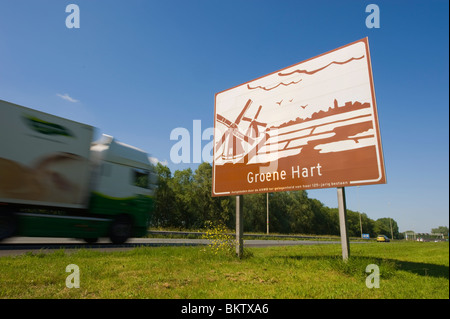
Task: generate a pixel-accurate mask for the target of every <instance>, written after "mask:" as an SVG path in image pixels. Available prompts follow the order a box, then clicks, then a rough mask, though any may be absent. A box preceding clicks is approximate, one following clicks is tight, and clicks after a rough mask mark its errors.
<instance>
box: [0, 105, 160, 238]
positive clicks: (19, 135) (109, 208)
mask: <svg viewBox="0 0 450 319" xmlns="http://www.w3.org/2000/svg"><path fill="white" fill-rule="evenodd" d="M93 136H94V127H92V126H89V125H85V124H81V123H78V122H75V121H71V120H68V119H64V118H61V117H57V116H54V115H50V114H47V113H43V112H40V111H37V110H33V109H30V108H26V107H23V106H19V105H16V104H12V103H9V102H6V101H3V100H0V240H1V239H5V238H7V237H11V236H30V237H66V238H80V239H84V240H85V241H86V242H88V243H93V242H96V241H97V240H98V238H101V237H109V238H110V239H111V242H112V243H115V244H121V243H124V242H125V241H126V240H127V239H128V238H130V237H140V236H144V235H145V234H146V233H147V228H148V225H149V222H150V217H151V213H152V211H153V209H154V191H155V187H156V180H157V177H156V175H155V173H154V166H153V165H152V164H151V163H150V161H149V157H148V154H147V153H146V152H144V151H142V150H140V149H138V148H135V147H133V146H130V145H127V144H124V143H121V142H119V141H117V140H116V139H115V138H113V137H111V136H108V135H103V136H102V137H101V138H100V139H99V140H98V141H92V139H93Z"/></svg>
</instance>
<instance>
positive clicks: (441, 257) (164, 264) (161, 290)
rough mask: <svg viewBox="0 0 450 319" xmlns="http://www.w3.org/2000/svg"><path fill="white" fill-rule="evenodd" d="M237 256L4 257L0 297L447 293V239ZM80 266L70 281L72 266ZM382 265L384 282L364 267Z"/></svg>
mask: <svg viewBox="0 0 450 319" xmlns="http://www.w3.org/2000/svg"><path fill="white" fill-rule="evenodd" d="M248 250H249V252H250V254H248V255H249V256H250V257H248V258H244V259H242V260H239V259H237V258H235V257H232V256H230V255H228V254H216V253H211V251H210V250H209V249H208V247H146V248H136V249H133V250H130V251H126V252H114V253H106V252H95V251H90V250H84V249H82V250H78V251H76V252H70V253H69V252H66V251H64V250H58V251H55V252H53V253H49V254H48V253H38V254H25V255H21V256H15V257H2V258H0V269H1V272H0V298H6V299H8V298H88V299H91V298H104V299H108V298H169V299H172V298H189V299H203V298H213V299H214V298H221V299H235V298H238V299H242V298H244V299H246V298H254V299H263V298H268V299H272V298H279V299H297V298H326V299H328V298H344V299H347V298H353V299H355V298H357V299H361V298H363V299H372V298H377V299H378V298H387V299H410V298H427V299H448V297H449V244H448V243H419V242H391V243H367V244H354V245H351V258H350V260H349V261H348V262H343V261H342V258H341V247H340V245H334V244H332V245H301V246H285V247H271V248H249V249H248ZM69 264H76V265H78V267H79V269H80V288H67V287H66V278H67V276H69V275H70V273H67V272H66V266H67V265H69ZM370 264H374V265H377V266H378V267H379V270H380V281H379V282H380V288H372V289H369V288H367V286H366V279H367V277H368V276H369V275H370V273H366V267H367V266H368V265H370Z"/></svg>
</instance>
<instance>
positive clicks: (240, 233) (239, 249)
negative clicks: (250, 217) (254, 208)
mask: <svg viewBox="0 0 450 319" xmlns="http://www.w3.org/2000/svg"><path fill="white" fill-rule="evenodd" d="M243 210H244V196H242V195H236V254H237V256H238V257H239V258H242V256H243V253H244V238H243V237H244V218H243V215H242V213H243Z"/></svg>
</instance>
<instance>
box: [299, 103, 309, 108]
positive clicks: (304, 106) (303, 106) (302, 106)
mask: <svg viewBox="0 0 450 319" xmlns="http://www.w3.org/2000/svg"><path fill="white" fill-rule="evenodd" d="M307 106H308V104H306V105H300V107H301V108H302V109H306V107H307Z"/></svg>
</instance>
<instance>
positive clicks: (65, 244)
mask: <svg viewBox="0 0 450 319" xmlns="http://www.w3.org/2000/svg"><path fill="white" fill-rule="evenodd" d="M208 243H209V241H208V240H206V239H182V238H181V239H180V238H179V239H173V238H131V239H130V240H128V242H127V243H125V244H123V245H113V244H110V242H109V240H108V239H106V238H105V239H100V240H99V241H98V242H97V243H95V244H86V243H84V242H83V241H81V240H77V239H68V238H50V237H12V238H8V239H6V240H3V241H2V242H1V243H0V257H3V256H11V255H20V254H25V253H27V252H33V253H39V252H44V253H47V252H52V251H55V250H56V249H64V250H65V251H67V252H70V251H74V250H77V249H80V248H85V249H93V250H98V251H105V252H108V251H111V252H112V251H126V250H130V249H133V248H136V247H141V246H146V247H155V246H193V245H207V244H208ZM355 243H356V242H355ZM358 243H361V242H358ZM319 244H321V245H324V244H340V241H338V240H277V239H273V240H272V239H269V240H261V239H249V240H244V246H245V247H269V246H291V245H319Z"/></svg>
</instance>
